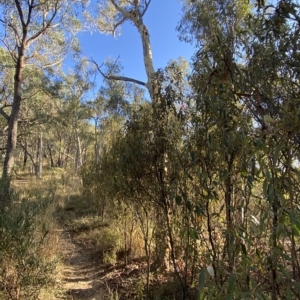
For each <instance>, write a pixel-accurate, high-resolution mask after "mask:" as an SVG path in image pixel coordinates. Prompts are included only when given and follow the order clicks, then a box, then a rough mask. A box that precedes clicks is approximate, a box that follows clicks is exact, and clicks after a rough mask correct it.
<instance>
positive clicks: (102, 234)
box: [96, 227, 121, 264]
mask: <svg viewBox="0 0 300 300" xmlns="http://www.w3.org/2000/svg"><path fill="white" fill-rule="evenodd" d="M96 243H97V249H98V250H99V251H100V252H101V254H102V256H103V262H104V263H107V264H115V263H116V261H117V252H118V250H120V244H121V236H120V234H119V232H118V231H116V230H115V229H112V228H109V227H106V228H102V229H101V231H99V235H98V237H97V240H96Z"/></svg>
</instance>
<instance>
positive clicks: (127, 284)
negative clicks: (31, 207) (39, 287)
mask: <svg viewBox="0 0 300 300" xmlns="http://www.w3.org/2000/svg"><path fill="white" fill-rule="evenodd" d="M59 243H60V247H59V248H60V249H61V250H60V251H61V254H62V257H63V259H62V266H61V268H60V269H61V270H60V272H59V275H58V278H57V285H58V290H60V291H63V296H60V297H57V298H56V299H55V300H63V299H64V300H105V299H137V298H138V296H137V294H138V291H137V290H136V286H137V283H138V282H139V281H140V280H141V278H142V277H143V276H144V275H145V267H146V266H145V263H144V262H143V261H140V260H138V261H135V262H132V263H130V264H128V265H127V266H125V264H124V263H122V262H119V263H118V264H116V265H106V266H105V265H103V264H101V259H100V257H99V253H97V252H96V251H95V247H94V245H93V244H92V243H91V244H82V243H79V242H77V241H76V240H75V238H74V234H73V233H72V232H71V231H68V230H61V235H60V239H59ZM116 291H117V292H116Z"/></svg>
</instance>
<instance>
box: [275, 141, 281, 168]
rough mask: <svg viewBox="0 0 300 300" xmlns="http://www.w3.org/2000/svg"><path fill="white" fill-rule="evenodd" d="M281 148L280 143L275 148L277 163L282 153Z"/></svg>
mask: <svg viewBox="0 0 300 300" xmlns="http://www.w3.org/2000/svg"><path fill="white" fill-rule="evenodd" d="M280 150H281V145H278V146H277V147H276V148H275V151H274V163H275V164H276V163H277V160H278V157H279V154H280Z"/></svg>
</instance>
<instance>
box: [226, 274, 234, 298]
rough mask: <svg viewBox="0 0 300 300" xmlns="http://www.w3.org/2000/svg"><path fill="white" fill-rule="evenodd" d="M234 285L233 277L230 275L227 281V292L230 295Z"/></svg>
mask: <svg viewBox="0 0 300 300" xmlns="http://www.w3.org/2000/svg"><path fill="white" fill-rule="evenodd" d="M234 283H235V275H234V274H233V273H231V274H230V275H229V279H228V292H229V294H231V295H232V293H233V289H234Z"/></svg>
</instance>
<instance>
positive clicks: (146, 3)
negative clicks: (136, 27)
mask: <svg viewBox="0 0 300 300" xmlns="http://www.w3.org/2000/svg"><path fill="white" fill-rule="evenodd" d="M150 3H151V0H149V1H145V9H144V10H143V12H142V13H141V18H142V17H143V16H144V14H145V13H146V11H147V10H148V7H149V5H150Z"/></svg>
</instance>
